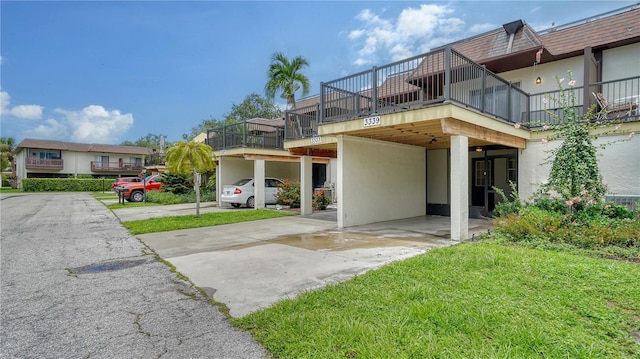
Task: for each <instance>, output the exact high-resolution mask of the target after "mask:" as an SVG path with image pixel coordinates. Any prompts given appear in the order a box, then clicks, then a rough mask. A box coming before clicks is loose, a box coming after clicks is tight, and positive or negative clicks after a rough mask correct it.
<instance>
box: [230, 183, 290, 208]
mask: <svg viewBox="0 0 640 359" xmlns="http://www.w3.org/2000/svg"><path fill="white" fill-rule="evenodd" d="M279 184H282V181H281V180H279V179H277V178H273V177H266V178H265V179H264V203H265V204H275V203H276V195H277V194H278V185H279ZM220 201H221V202H224V203H229V204H231V205H232V206H233V207H234V208H238V207H240V206H242V205H247V207H249V208H253V207H254V206H255V204H256V201H255V198H254V187H253V178H243V179H241V180H239V181H238V182H236V183H234V184H232V185H224V186H223V187H222V194H221V195H220Z"/></svg>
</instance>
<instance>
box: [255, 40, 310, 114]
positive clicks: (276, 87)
mask: <svg viewBox="0 0 640 359" xmlns="http://www.w3.org/2000/svg"><path fill="white" fill-rule="evenodd" d="M306 66H309V62H308V61H307V59H305V58H304V57H301V56H297V57H294V58H293V59H291V60H289V59H288V58H287V57H286V56H285V55H284V54H283V53H281V52H277V53H274V54H273V55H272V56H271V64H270V65H269V70H268V72H267V78H268V80H267V84H266V85H265V88H264V91H265V94H266V95H267V97H269V98H271V99H273V98H274V97H275V95H276V93H278V92H280V93H281V97H282V98H284V99H286V100H287V107H288V108H289V109H294V108H295V106H296V97H295V93H296V91H298V90H299V89H300V87H301V86H302V95H303V96H305V95H307V94H308V93H309V87H310V86H309V79H308V78H307V77H306V76H305V75H304V74H302V69H303V68H304V67H306Z"/></svg>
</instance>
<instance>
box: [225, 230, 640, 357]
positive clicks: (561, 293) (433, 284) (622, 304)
mask: <svg viewBox="0 0 640 359" xmlns="http://www.w3.org/2000/svg"><path fill="white" fill-rule="evenodd" d="M638 278H640V265H638V264H637V263H630V262H623V261H613V260H608V259H600V258H592V257H586V256H579V255H573V254H569V253H558V252H552V251H544V250H536V249H528V248H522V247H508V246H501V245H497V244H490V243H465V244H461V245H456V246H452V247H447V248H440V249H435V250H432V251H430V252H428V253H425V254H423V255H420V256H417V257H414V258H411V259H408V260H406V261H402V262H395V263H392V264H390V265H387V266H385V267H382V268H381V269H379V270H375V271H370V272H367V273H365V274H363V275H361V276H358V277H356V278H354V279H353V280H350V281H347V282H344V283H340V284H336V285H331V286H328V287H326V288H324V289H322V290H318V291H314V292H308V293H305V294H302V295H300V296H299V297H297V298H295V299H291V300H285V301H282V302H279V303H277V304H275V305H274V306H272V307H270V308H267V309H264V310H261V311H258V312H255V313H252V314H249V315H247V316H245V317H243V318H239V319H233V321H234V323H236V324H237V325H239V326H240V327H241V328H243V329H245V330H249V331H251V332H252V333H253V334H254V336H255V337H256V339H257V340H258V341H259V342H261V343H263V345H264V346H265V347H266V349H267V350H268V351H269V352H270V353H271V354H273V356H274V357H276V358H345V357H347V358H444V357H446V358H528V357H536V358H540V357H544V358H560V357H563V358H567V357H570V358H638V357H640V345H639V344H638V340H640V339H639V338H640V295H638V294H639V293H640V281H639V280H638Z"/></svg>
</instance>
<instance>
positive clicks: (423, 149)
mask: <svg viewBox="0 0 640 359" xmlns="http://www.w3.org/2000/svg"><path fill="white" fill-rule="evenodd" d="M568 71H571V72H572V77H573V79H574V80H575V84H574V85H573V86H568V76H569V75H568ZM556 78H566V80H565V81H564V82H563V85H564V87H565V88H566V89H567V91H569V92H567V93H570V96H571V97H572V98H574V99H575V104H574V105H575V110H576V111H577V112H578V113H579V114H584V113H586V112H587V110H588V109H589V108H590V107H591V106H596V105H597V103H596V98H595V96H594V94H601V97H603V98H605V99H606V100H608V102H610V103H611V104H612V105H611V106H613V105H624V106H626V107H625V108H627V109H628V110H626V111H620V112H616V113H613V112H611V113H609V116H608V119H603V121H604V122H606V121H611V123H614V122H619V123H620V129H619V133H618V134H617V135H616V134H611V135H609V136H603V137H601V138H599V139H598V142H597V143H598V144H602V143H605V142H613V143H612V144H611V145H610V146H608V147H607V148H606V149H605V150H601V151H600V155H601V156H600V161H599V167H600V172H601V174H602V175H603V180H604V182H605V183H606V184H607V185H608V188H609V191H610V192H611V194H614V195H620V196H639V195H640V140H638V138H636V137H637V136H636V137H633V136H631V134H632V133H638V132H640V116H639V115H640V113H639V110H638V104H639V103H640V7H639V6H632V7H627V8H624V9H620V10H618V11H615V12H610V13H607V14H603V15H600V16H595V17H593V18H591V19H588V20H585V21H579V22H575V23H572V24H568V25H564V26H559V27H556V28H553V29H549V30H546V31H544V32H536V31H534V30H533V29H532V28H530V27H529V26H528V25H527V24H526V23H525V22H524V21H521V20H518V21H513V22H510V23H507V24H505V25H504V26H502V27H500V28H498V29H496V30H494V31H489V32H487V33H484V34H481V35H478V36H474V37H471V38H468V39H464V40H461V41H458V42H455V43H452V44H449V45H447V46H443V47H441V48H438V49H433V50H432V51H431V52H429V53H427V54H422V55H419V56H416V57H413V58H410V59H406V60H404V61H399V62H395V63H393V64H389V65H380V66H377V67H375V68H373V69H371V70H370V71H364V72H359V73H358V74H354V75H352V76H346V77H343V78H340V79H337V80H334V81H327V82H323V83H322V85H321V94H320V95H318V96H316V97H312V98H308V99H304V100H302V101H299V102H298V103H297V104H296V109H295V110H293V111H289V112H288V113H287V114H286V115H285V124H284V128H283V132H284V136H285V141H284V149H286V150H288V155H289V156H291V157H297V158H296V161H297V162H298V163H299V169H298V171H299V173H300V178H301V183H302V189H303V190H302V199H303V201H302V203H303V205H302V207H303V208H302V213H303V214H305V213H310V211H311V207H310V205H311V200H310V196H311V195H310V194H311V193H312V181H311V180H310V178H311V177H312V166H311V163H313V162H314V161H317V160H320V159H323V158H324V159H325V160H327V161H331V162H332V163H335V169H334V171H333V172H334V173H333V174H332V175H335V184H336V197H337V199H338V213H337V217H338V218H337V220H338V226H339V227H349V226H354V225H360V224H366V223H373V222H380V221H386V220H394V219H401V218H410V217H417V216H424V215H430V214H436V215H448V216H451V237H452V239H455V240H462V239H466V238H468V218H469V217H470V216H471V217H482V216H487V215H489V214H490V213H491V211H492V210H493V208H494V206H495V204H496V202H497V201H499V200H500V198H499V196H498V195H497V194H496V191H495V190H494V187H497V188H500V189H503V190H504V191H505V192H507V194H508V193H509V185H508V184H509V181H513V182H516V183H517V185H518V192H519V194H520V196H521V197H523V198H528V197H529V196H531V195H532V194H533V193H534V192H535V191H536V190H537V189H538V188H539V186H540V184H542V183H544V182H545V181H546V180H547V176H548V173H549V165H548V164H544V162H545V159H546V158H547V157H548V156H549V153H548V150H549V149H551V148H553V146H557V145H558V143H546V141H543V139H545V138H546V137H547V136H548V135H549V131H546V130H545V128H546V126H545V125H554V124H556V123H558V122H562V111H561V110H560V108H559V104H558V102H557V101H556V100H557V99H559V98H560V95H561V94H560V92H559V91H558V84H557V82H556ZM373 85H375V86H373ZM209 140H211V137H210V138H209ZM214 149H216V147H214ZM223 151H224V150H223ZM242 151H243V155H242V158H243V159H245V160H247V159H252V158H255V159H260V160H264V161H269V158H267V157H260V156H256V155H255V154H254V152H255V151H252V149H251V148H249V147H244V148H243V149H242ZM216 154H217V155H218V154H220V155H221V156H222V159H224V156H225V154H224V153H223V152H221V151H218V152H216ZM222 159H221V161H222ZM264 169H265V164H264V163H261V164H255V166H254V168H253V171H254V175H256V176H260V175H264ZM269 175H271V174H269ZM305 198H306V200H305Z"/></svg>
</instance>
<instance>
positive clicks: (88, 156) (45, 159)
mask: <svg viewBox="0 0 640 359" xmlns="http://www.w3.org/2000/svg"><path fill="white" fill-rule="evenodd" d="M14 153H15V172H16V176H17V177H18V183H19V186H20V180H21V179H22V178H51V177H77V176H85V175H88V176H92V177H107V178H113V177H118V176H137V175H138V174H139V173H140V172H141V171H142V170H143V169H144V164H145V158H146V157H147V156H149V155H152V154H153V153H154V150H152V149H148V148H144V147H133V146H116V145H101V144H84V143H71V142H62V141H50V140H36V139H25V140H23V141H22V142H20V143H19V144H18V145H17V146H16V148H15V150H14Z"/></svg>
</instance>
